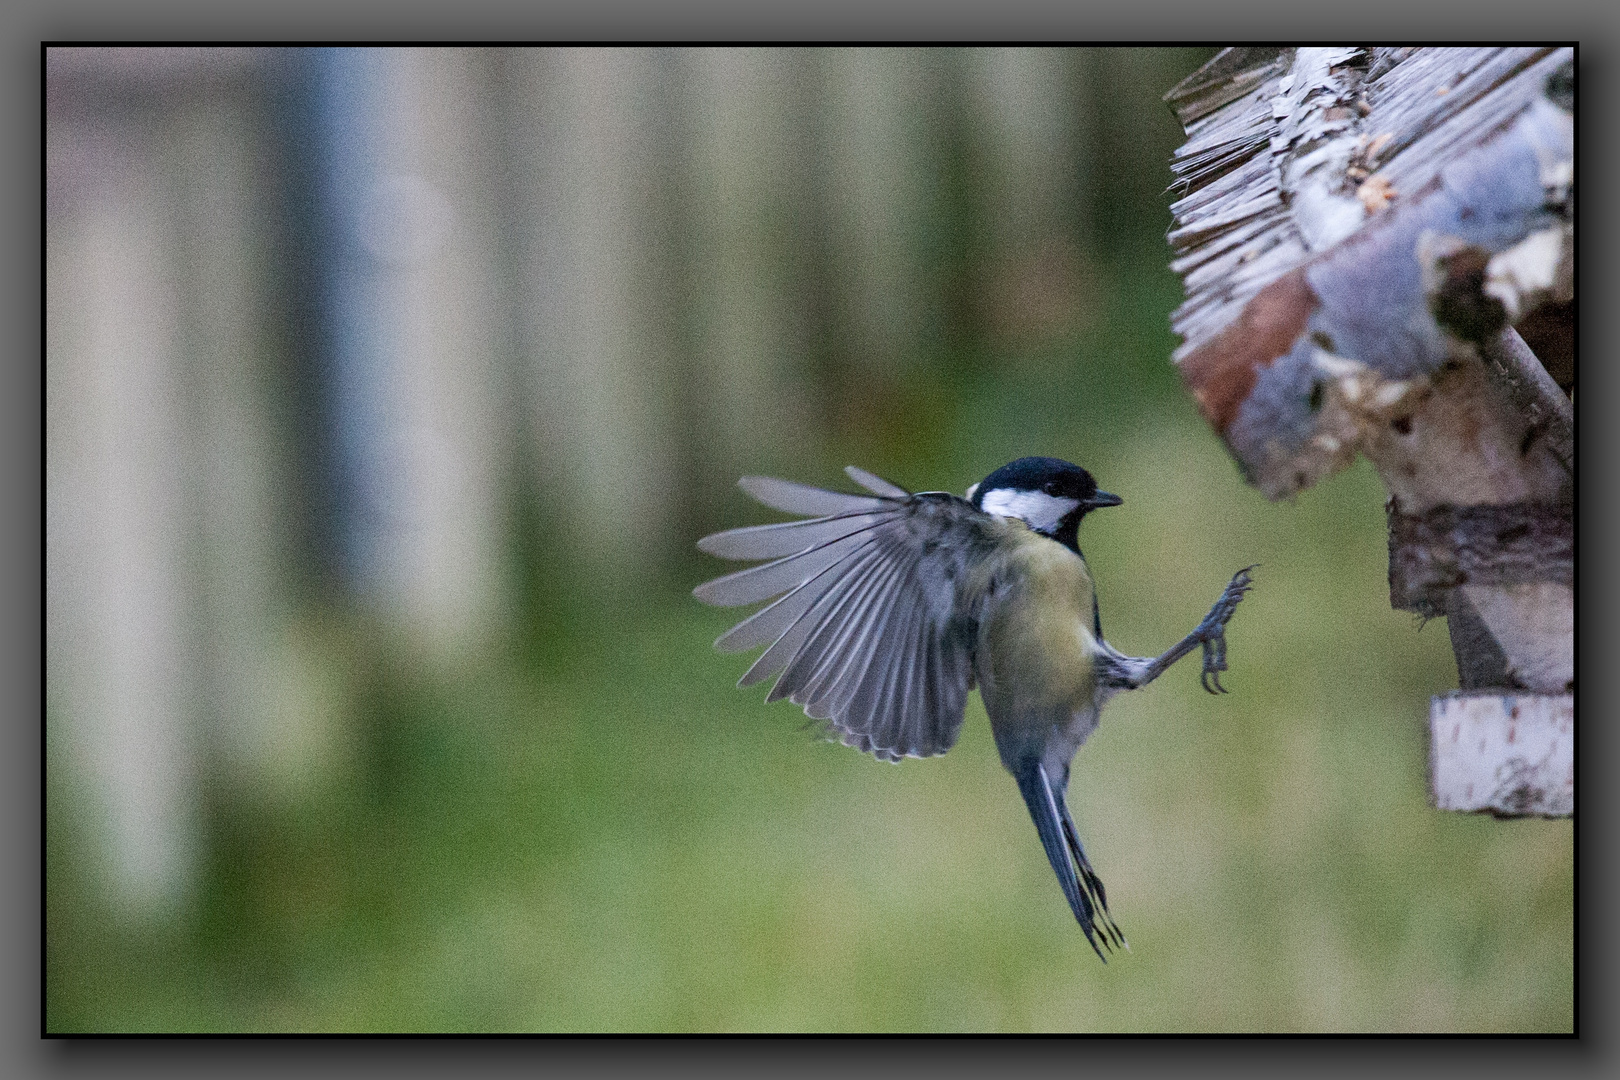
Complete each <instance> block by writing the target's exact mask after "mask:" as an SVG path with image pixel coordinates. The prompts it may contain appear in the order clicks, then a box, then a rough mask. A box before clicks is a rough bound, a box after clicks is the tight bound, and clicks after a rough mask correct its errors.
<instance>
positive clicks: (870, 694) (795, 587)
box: [693, 467, 1000, 761]
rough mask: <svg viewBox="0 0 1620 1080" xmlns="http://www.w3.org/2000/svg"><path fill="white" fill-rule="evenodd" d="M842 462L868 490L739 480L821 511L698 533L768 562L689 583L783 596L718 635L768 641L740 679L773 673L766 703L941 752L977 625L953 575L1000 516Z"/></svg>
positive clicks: (866, 741) (716, 595) (846, 737)
mask: <svg viewBox="0 0 1620 1080" xmlns="http://www.w3.org/2000/svg"><path fill="white" fill-rule="evenodd" d="M847 471H848V472H849V474H850V476H851V477H852V478H853V479H854V480H855V481H856V482H857V483H859V484H860V485H861V486H862V487H864V488H866V489H867V490H868V491H871V492H872V493H873V495H871V496H867V495H848V494H843V493H841V492H836V491H825V490H823V489H821V488H813V487H806V486H804V485H802V484H795V483H792V482H790V481H787V480H775V479H771V478H768V477H759V476H749V477H744V478H743V479H742V481H741V487H742V489H743V490H744V491H746V492H748V494H750V495H752V496H753V497H754V498H755V499H758V500H759V501H760V502H762V503H764V504H765V505H766V506H770V507H773V508H775V509H777V510H783V511H786V512H788V513H792V514H808V515H815V516H814V517H812V518H810V519H809V520H807V521H789V522H783V523H781V524H778V525H757V526H754V527H751V528H745V529H732V530H730V531H728V532H721V533H715V534H714V535H712V536H706V537H704V538H703V539H702V540H701V541H699V542H698V547H699V548H700V549H701V550H703V551H706V552H708V553H709V554H711V555H718V556H720V557H722V558H727V559H769V560H771V561H769V562H766V563H764V564H763V565H761V566H755V567H751V568H749V569H747V570H742V571H739V572H737V573H735V574H728V575H726V576H725V577H721V578H716V579H715V580H713V581H710V582H706V583H705V584H703V585H699V586H698V587H697V588H696V589H694V590H693V593H694V595H696V596H697V598H698V599H699V600H702V601H704V602H705V603H710V604H716V605H719V606H723V607H725V606H733V605H738V604H751V603H755V602H757V601H760V600H768V599H770V598H771V597H777V599H776V600H775V601H774V602H772V603H771V604H769V605H767V606H766V607H764V608H762V609H760V610H759V611H757V612H755V613H754V614H753V615H751V616H749V617H748V618H747V619H744V620H743V621H742V622H740V623H738V624H737V625H736V626H734V627H732V629H731V630H729V631H728V632H727V633H725V634H724V635H722V636H721V637H720V639H719V640H718V641H716V642H715V647H716V648H719V649H721V650H723V651H727V652H733V651H741V650H744V649H751V648H754V647H755V646H758V645H766V644H768V645H769V647H768V648H767V649H766V650H765V652H764V653H763V654H761V655H760V657H759V659H757V660H756V661H754V665H753V667H751V668H749V669H748V672H747V673H746V674H745V675H743V677H742V680H741V682H740V683H739V685H741V686H749V685H752V684H753V683H757V682H759V681H761V680H762V679H766V678H769V677H770V676H772V675H776V674H778V673H780V677H779V678H778V679H777V680H776V685H775V686H774V687H773V688H772V689H771V692H770V695H769V696H768V698H767V699H766V700H768V701H779V700H781V699H782V698H788V699H790V700H792V701H793V702H795V703H796V704H799V705H802V706H804V711H805V712H806V713H807V714H808V715H810V716H811V717H814V718H816V719H818V720H825V721H827V723H828V725H829V726H830V727H831V728H832V729H833V730H834V731H836V732H837V733H838V736H839V739H840V741H841V742H843V743H844V744H845V745H847V746H853V747H856V748H858V749H860V750H865V751H868V752H870V753H872V754H874V755H876V756H877V757H880V758H883V759H885V760H888V761H898V760H900V759H901V758H902V757H928V756H931V755H934V754H943V753H944V752H945V751H947V750H949V749H950V748H951V746H952V745H953V744H954V743H955V742H956V737H957V734H958V733H959V732H960V731H961V729H962V714H963V710H964V708H965V707H966V704H967V695H968V690H969V689H970V688H971V685H972V648H973V640H974V636H975V633H976V627H975V625H974V622H973V614H972V612H969V611H965V610H961V609H962V607H963V606H964V605H963V604H962V603H961V602H959V600H958V596H959V592H960V590H959V589H958V583H959V582H961V581H962V580H963V578H964V576H965V571H966V568H967V566H968V564H969V561H970V560H971V559H972V558H973V557H974V556H975V555H979V554H982V553H984V552H985V551H986V550H987V549H988V548H989V547H990V546H992V545H993V544H994V543H995V536H996V533H995V530H996V529H997V528H998V527H1000V526H999V523H998V522H997V521H996V520H995V519H994V518H992V517H990V516H989V515H987V514H984V513H982V512H980V511H978V510H976V509H974V508H973V506H972V504H970V503H968V502H966V501H964V500H962V499H959V498H957V497H956V496H954V495H948V494H946V493H944V492H924V493H922V494H919V495H912V494H910V493H908V492H907V491H905V489H903V488H900V487H897V486H895V485H894V484H891V483H889V482H888V481H886V480H882V479H879V478H878V477H876V476H873V475H872V474H870V473H867V472H863V471H861V470H859V469H855V468H853V467H852V468H850V469H849V470H847Z"/></svg>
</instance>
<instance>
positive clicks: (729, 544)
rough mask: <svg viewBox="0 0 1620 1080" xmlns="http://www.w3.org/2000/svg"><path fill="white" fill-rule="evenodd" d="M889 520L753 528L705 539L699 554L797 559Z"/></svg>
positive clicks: (869, 517) (845, 518)
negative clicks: (820, 546) (803, 552)
mask: <svg viewBox="0 0 1620 1080" xmlns="http://www.w3.org/2000/svg"><path fill="white" fill-rule="evenodd" d="M889 512H890V513H893V511H889ZM885 520H887V519H886V518H885V516H884V515H883V514H881V513H879V514H838V515H835V516H833V517H825V518H812V519H810V520H809V521H782V522H778V523H777V524H775V525H749V526H747V527H745V528H741V529H729V530H727V531H726V532H721V533H715V534H714V535H713V536H705V537H704V538H703V539H702V540H699V541H698V550H699V551H702V552H705V553H707V554H709V555H718V556H720V558H722V559H775V558H780V557H781V556H783V555H795V554H797V553H799V552H801V551H804V550H806V549H808V548H812V547H817V546H819V545H821V544H824V543H827V542H828V541H831V540H837V539H839V538H840V537H844V536H848V535H849V534H850V533H853V532H858V531H859V530H861V529H864V528H867V527H869V526H872V525H877V524H880V523H882V522H883V521H885Z"/></svg>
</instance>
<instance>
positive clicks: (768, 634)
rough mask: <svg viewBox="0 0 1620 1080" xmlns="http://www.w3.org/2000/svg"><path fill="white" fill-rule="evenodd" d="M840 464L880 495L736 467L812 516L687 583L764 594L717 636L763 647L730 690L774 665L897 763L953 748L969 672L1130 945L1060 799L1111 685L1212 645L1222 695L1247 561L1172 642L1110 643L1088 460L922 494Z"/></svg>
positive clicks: (1092, 908) (1045, 843) (1078, 885)
mask: <svg viewBox="0 0 1620 1080" xmlns="http://www.w3.org/2000/svg"><path fill="white" fill-rule="evenodd" d="M845 471H846V472H847V473H848V474H849V476H850V478H851V479H853V480H854V481H855V482H856V483H857V484H859V485H860V486H861V487H863V488H864V489H866V491H867V492H869V494H864V495H856V494H847V493H844V492H837V491H828V490H825V489H822V488H815V487H809V486H807V485H804V484H797V483H794V482H792V481H788V480H777V479H773V478H770V477H763V476H748V477H744V478H743V479H742V480H741V481H740V486H741V487H742V489H743V490H744V491H745V492H747V493H748V494H749V495H751V496H753V497H754V498H755V499H757V500H758V501H759V502H761V503H764V504H765V505H766V506H769V507H771V508H773V509H776V510H781V511H783V512H785V513H789V514H799V515H803V516H805V517H807V519H808V520H802V521H788V522H782V523H780V524H774V525H755V526H750V527H747V528H741V529H731V530H728V531H726V532H719V533H715V534H713V535H711V536H706V537H704V538H703V539H702V540H701V541H699V542H698V547H699V549H700V550H702V551H705V552H707V553H709V554H711V555H717V556H719V557H721V558H726V559H747V560H767V561H765V562H764V563H763V564H762V565H759V566H753V567H750V568H748V569H746V570H740V571H738V572H736V573H732V574H727V575H725V576H724V577H719V578H716V579H714V580H713V581H709V582H706V583H704V584H702V585H699V586H698V587H697V588H696V589H695V590H693V592H694V595H696V596H697V598H698V599H699V600H702V601H704V602H705V603H709V604H715V605H718V606H723V607H729V606H736V605H743V604H752V603H757V602H759V601H763V600H770V601H771V603H769V604H768V605H767V606H765V607H763V608H761V609H760V610H759V611H756V612H755V613H754V614H752V615H750V616H749V617H748V618H746V619H744V620H743V621H742V622H740V623H738V624H737V625H736V626H734V627H733V628H732V629H731V630H729V631H727V632H726V633H725V634H723V635H721V637H720V639H719V640H718V641H716V642H715V646H716V648H719V649H721V650H722V651H726V652H735V651H742V650H746V649H751V648H755V647H757V646H760V645H765V646H767V648H766V649H765V651H764V652H763V653H762V654H761V655H760V656H759V658H758V659H757V660H755V661H754V664H753V666H752V667H750V668H749V669H748V671H747V672H746V673H745V674H744V675H743V677H742V679H741V681H740V683H739V685H741V686H751V685H753V684H755V683H758V682H760V681H762V680H765V679H768V678H771V677H772V676H775V677H776V683H775V685H774V686H773V687H772V689H771V691H770V694H769V695H768V696H767V698H766V700H767V701H779V700H781V699H782V698H787V699H789V700H790V701H793V702H794V703H795V704H798V705H801V706H803V707H804V711H805V712H806V713H807V714H808V715H809V716H810V717H812V718H814V719H817V720H820V721H823V722H825V724H826V725H827V728H828V729H829V734H830V735H832V736H834V737H836V738H837V739H838V740H839V741H841V742H843V743H844V744H845V745H847V746H853V747H856V748H857V749H860V750H863V751H865V752H867V753H870V754H872V755H874V756H875V757H878V758H881V759H883V760H886V761H899V760H901V759H902V758H906V757H931V756H934V755H937V754H943V753H944V752H945V751H947V750H949V749H950V748H951V746H952V745H954V744H955V742H956V738H957V735H958V733H959V732H960V731H961V728H962V719H963V713H964V710H965V708H966V705H967V695H968V692H969V691H970V690H972V689H973V688H974V687H975V686H977V687H978V689H979V694H980V696H981V697H982V698H983V700H984V707H985V712H986V713H987V714H988V715H989V717H990V728H991V732H992V733H993V735H994V737H995V743H996V750H997V752H998V753H999V754H1000V757H1001V762H1002V764H1003V765H1004V766H1005V767H1006V769H1007V771H1008V772H1010V773H1011V774H1012V776H1013V779H1014V780H1015V781H1017V784H1018V790H1019V793H1020V794H1021V795H1022V796H1023V798H1024V802H1025V804H1026V805H1027V806H1028V808H1029V813H1030V816H1031V817H1032V818H1033V819H1034V821H1035V829H1036V831H1037V832H1038V833H1039V835H1040V839H1041V845H1042V847H1044V848H1045V850H1046V857H1047V859H1048V860H1049V861H1050V862H1051V864H1052V869H1053V870H1054V871H1056V873H1057V878H1058V882H1059V884H1060V885H1061V886H1062V888H1063V895H1064V897H1065V898H1066V899H1067V900H1068V903H1069V907H1070V909H1071V910H1072V911H1073V912H1074V917H1075V919H1076V920H1078V921H1079V923H1080V928H1081V929H1082V930H1083V931H1084V932H1085V935H1086V940H1087V941H1088V942H1089V943H1090V944H1091V947H1092V949H1093V950H1095V951H1096V953H1097V955H1098V956H1099V957H1102V959H1103V960H1104V962H1106V961H1107V957H1106V956H1104V955H1103V950H1104V949H1105V948H1108V949H1112V948H1113V947H1116V946H1126V947H1129V946H1128V945H1127V943H1126V941H1125V937H1124V935H1123V934H1121V933H1120V931H1119V928H1118V927H1117V926H1116V925H1115V923H1114V921H1113V918H1112V916H1111V915H1110V914H1109V911H1108V895H1107V892H1106V891H1105V890H1104V888H1103V884H1102V881H1101V880H1100V879H1099V878H1098V877H1097V874H1096V872H1095V871H1094V870H1093V869H1092V867H1091V863H1090V861H1089V860H1088V859H1087V858H1086V852H1085V849H1084V847H1082V846H1081V843H1080V834H1079V832H1078V831H1077V830H1076V829H1075V825H1074V819H1073V817H1072V816H1070V814H1069V808H1068V806H1067V804H1066V803H1065V801H1064V795H1065V793H1066V792H1067V790H1068V786H1069V763H1070V761H1071V760H1072V759H1073V758H1074V755H1075V752H1076V751H1077V750H1078V749H1079V748H1080V744H1081V743H1083V742H1085V740H1086V737H1087V736H1088V735H1090V734H1091V732H1092V731H1093V730H1094V729H1095V728H1096V726H1097V717H1098V713H1099V711H1100V710H1101V708H1102V706H1103V704H1104V703H1105V702H1107V701H1108V699H1109V698H1111V697H1113V696H1114V695H1115V694H1117V693H1119V692H1120V691H1122V690H1136V689H1140V688H1141V687H1143V686H1146V685H1147V684H1148V683H1150V682H1152V681H1153V680H1154V679H1156V678H1158V676H1159V675H1161V674H1162V673H1163V672H1164V671H1165V670H1166V669H1167V668H1169V667H1170V665H1172V664H1174V663H1175V662H1176V661H1177V660H1179V659H1181V658H1182V657H1183V656H1185V655H1187V654H1188V653H1190V652H1191V651H1192V650H1193V649H1194V648H1199V647H1201V648H1202V649H1203V670H1202V673H1201V675H1200V679H1201V681H1202V682H1203V686H1204V689H1206V690H1208V691H1209V692H1211V693H1225V692H1226V690H1225V687H1223V686H1221V683H1220V673H1221V672H1222V671H1225V670H1226V637H1225V630H1226V624H1227V622H1228V620H1230V619H1231V617H1232V614H1233V612H1234V611H1236V610H1237V605H1238V603H1239V602H1240V601H1241V600H1242V599H1243V595H1244V594H1245V593H1246V592H1248V590H1249V588H1250V582H1251V578H1250V572H1251V571H1252V570H1254V567H1253V566H1250V567H1246V568H1244V569H1242V570H1239V571H1238V572H1237V573H1236V574H1235V575H1233V577H1232V579H1231V581H1230V583H1228V584H1227V586H1226V588H1225V590H1224V591H1223V592H1222V593H1221V596H1220V599H1218V600H1217V601H1216V602H1215V606H1214V607H1213V608H1211V609H1210V611H1209V614H1208V615H1206V616H1205V617H1204V619H1203V621H1202V622H1200V623H1199V624H1198V625H1197V627H1195V628H1194V629H1193V631H1192V632H1191V633H1189V634H1188V635H1187V636H1186V637H1184V638H1182V639H1181V641H1179V642H1177V643H1176V644H1175V645H1173V646H1171V648H1169V649H1168V650H1166V651H1165V652H1164V653H1162V654H1160V655H1159V656H1154V657H1142V656H1127V655H1125V654H1124V653H1121V652H1119V651H1118V650H1117V649H1115V648H1114V647H1113V646H1112V645H1110V644H1108V642H1107V641H1106V640H1105V639H1104V638H1103V633H1102V621H1101V619H1100V617H1099V614H1098V607H1097V597H1096V589H1095V587H1094V585H1093V583H1092V578H1091V572H1090V570H1089V568H1088V567H1087V565H1086V560H1085V557H1084V556H1083V555H1082V554H1081V552H1080V547H1079V542H1078V532H1079V527H1080V520H1081V519H1082V518H1083V517H1085V515H1086V514H1087V513H1089V512H1090V511H1092V510H1096V509H1099V508H1102V507H1108V506H1118V505H1119V504H1120V503H1121V501H1122V500H1121V499H1120V498H1119V497H1118V496H1117V495H1110V494H1109V493H1108V492H1106V491H1099V490H1098V488H1097V483H1096V481H1095V480H1094V479H1093V478H1092V476H1091V474H1090V473H1088V472H1087V471H1086V470H1084V469H1082V468H1080V467H1079V466H1078V465H1073V464H1071V463H1069V462H1067V461H1061V460H1059V459H1057V458H1047V457H1026V458H1020V459H1018V460H1017V461H1014V462H1011V463H1010V464H1007V465H1004V466H1002V467H1001V468H999V469H997V470H996V471H995V472H992V473H991V474H990V475H989V476H987V477H985V478H984V479H983V480H981V481H980V482H979V483H977V484H974V485H973V486H972V487H971V488H969V489H968V490H967V493H966V496H965V497H959V496H956V495H953V494H950V493H948V492H943V491H924V492H918V493H916V494H913V493H912V492H909V491H907V490H905V489H904V488H902V487H899V486H898V485H896V484H892V483H890V482H889V481H887V480H884V479H882V478H880V477H877V476H874V475H873V474H871V473H869V472H866V471H865V470H862V469H857V468H855V467H854V466H850V467H849V468H848V469H847V470H845ZM773 598H774V599H773Z"/></svg>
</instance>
